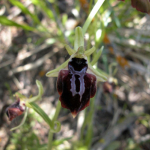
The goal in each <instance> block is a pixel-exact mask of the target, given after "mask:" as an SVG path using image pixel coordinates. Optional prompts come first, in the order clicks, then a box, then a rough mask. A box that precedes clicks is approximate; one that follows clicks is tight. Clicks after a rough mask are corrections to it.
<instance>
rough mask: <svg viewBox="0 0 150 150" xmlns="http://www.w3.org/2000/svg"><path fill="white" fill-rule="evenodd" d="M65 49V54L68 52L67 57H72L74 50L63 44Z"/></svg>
mask: <svg viewBox="0 0 150 150" xmlns="http://www.w3.org/2000/svg"><path fill="white" fill-rule="evenodd" d="M65 48H66V50H67V52H68V54H69V55H72V54H74V53H75V52H76V51H75V50H73V49H72V48H71V47H70V46H69V45H67V44H65Z"/></svg>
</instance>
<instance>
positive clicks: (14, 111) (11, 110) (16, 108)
mask: <svg viewBox="0 0 150 150" xmlns="http://www.w3.org/2000/svg"><path fill="white" fill-rule="evenodd" d="M24 111H25V104H21V102H20V100H17V101H16V102H15V103H14V104H12V105H10V106H9V107H8V108H7V109H6V114H7V116H8V118H9V120H10V121H12V120H13V119H14V118H16V117H18V116H20V115H22V114H23V112H24Z"/></svg>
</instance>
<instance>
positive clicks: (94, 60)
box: [91, 46, 104, 66]
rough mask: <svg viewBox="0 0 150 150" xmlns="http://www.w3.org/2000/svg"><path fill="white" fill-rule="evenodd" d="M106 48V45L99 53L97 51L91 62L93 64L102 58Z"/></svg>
mask: <svg viewBox="0 0 150 150" xmlns="http://www.w3.org/2000/svg"><path fill="white" fill-rule="evenodd" d="M103 49H104V46H102V47H101V49H100V50H99V51H98V53H96V55H95V56H94V58H93V60H92V62H91V65H92V66H93V65H95V64H96V62H97V61H98V59H99V58H100V56H101V54H102V51H103Z"/></svg>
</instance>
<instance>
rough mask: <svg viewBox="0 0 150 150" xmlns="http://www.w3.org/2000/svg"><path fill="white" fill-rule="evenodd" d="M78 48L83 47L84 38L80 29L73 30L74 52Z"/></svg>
mask: <svg viewBox="0 0 150 150" xmlns="http://www.w3.org/2000/svg"><path fill="white" fill-rule="evenodd" d="M80 46H84V36H83V32H82V28H81V27H76V29H75V40H74V50H75V51H77V50H78V48H79V47H80Z"/></svg>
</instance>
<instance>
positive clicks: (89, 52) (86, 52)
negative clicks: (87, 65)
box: [84, 46, 96, 56]
mask: <svg viewBox="0 0 150 150" xmlns="http://www.w3.org/2000/svg"><path fill="white" fill-rule="evenodd" d="M95 50H96V49H95V47H94V46H93V47H92V48H90V49H88V50H86V51H85V53H84V54H85V55H86V56H90V55H91V54H92V53H93V52H94V51H95Z"/></svg>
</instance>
